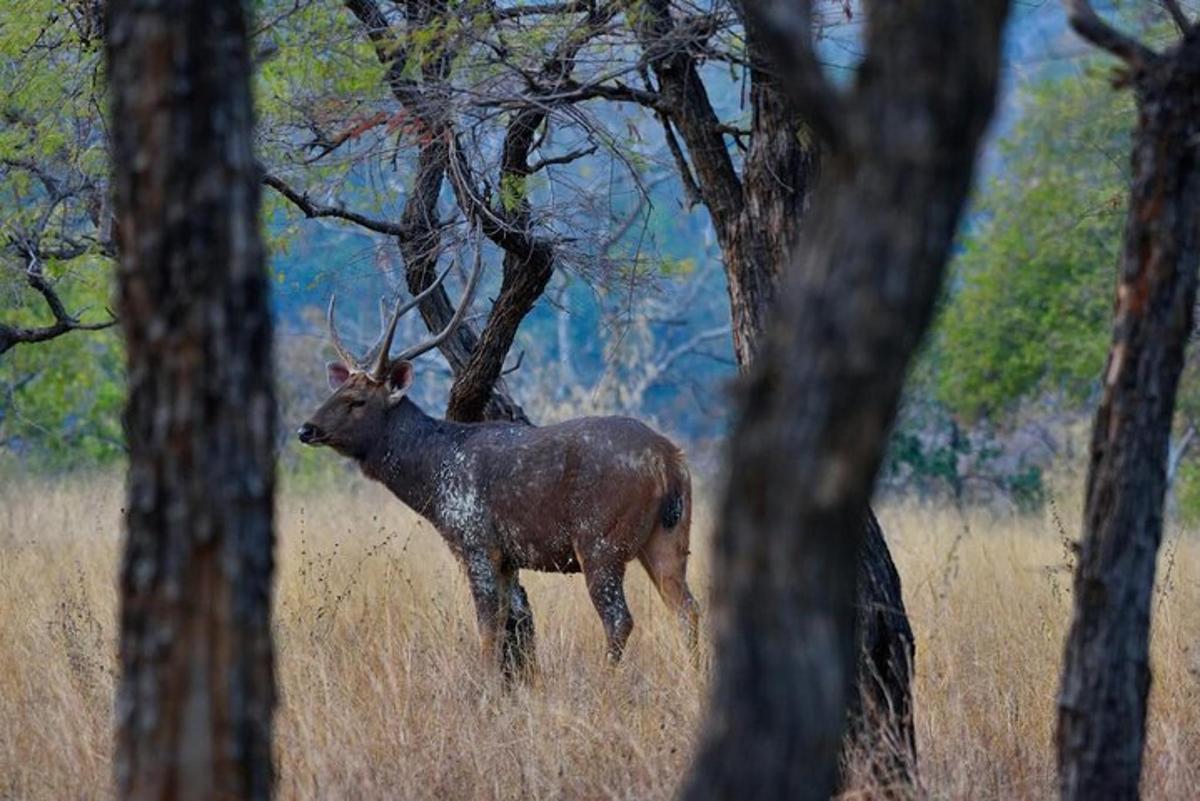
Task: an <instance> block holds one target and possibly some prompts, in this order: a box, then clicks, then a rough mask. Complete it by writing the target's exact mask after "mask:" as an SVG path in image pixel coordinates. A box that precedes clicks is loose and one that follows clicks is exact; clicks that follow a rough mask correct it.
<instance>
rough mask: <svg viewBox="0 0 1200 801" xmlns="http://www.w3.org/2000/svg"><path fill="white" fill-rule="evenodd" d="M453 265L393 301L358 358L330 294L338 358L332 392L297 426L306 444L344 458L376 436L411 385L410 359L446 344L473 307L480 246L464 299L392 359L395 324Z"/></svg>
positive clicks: (331, 369)
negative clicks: (441, 324)
mask: <svg viewBox="0 0 1200 801" xmlns="http://www.w3.org/2000/svg"><path fill="white" fill-rule="evenodd" d="M455 263H456V262H451V264H450V266H449V267H447V268H446V269H445V270H443V271H442V273H441V274H440V275H439V276H438V277H437V278H436V279H435V280H434V282H433V283H432V284H430V285H429V286H428V287H427V288H426V289H425V290H423V291H422V292H421V293H420V294H418V295H417V296H416V297H414V298H412V299H411V300H409V301H408V302H407V303H402V302H400V301H397V302H396V306H395V308H394V309H393V311H392V313H391V316H390V318H388V317H386V315H385V316H384V320H383V331H382V333H381V334H380V336H379V339H378V340H377V341H376V343H375V344H374V345H373V346H372V347H371V349H370V350H368V351H367V355H366V356H365V357H364V358H363V359H362V360H359V359H356V358H355V357H354V356H353V355H352V354H351V353H350V351H349V349H347V348H346V346H345V344H344V343H343V342H342V338H341V336H340V335H339V334H338V331H337V325H336V324H335V323H334V309H335V305H336V303H337V298H336V296H333V297H330V299H329V313H328V315H327V318H326V319H327V322H328V325H329V336H330V339H331V340H332V342H333V348H334V350H335V351H336V352H337V356H338V360H337V361H332V362H329V364H327V365H326V371H327V373H328V377H329V388H330V389H332V390H333V395H331V396H330V397H329V399H328V400H326V401H325V403H323V404H322V405H321V407H320V408H319V409H317V411H316V412H315V413H314V414H313V416H312V417H311V418H310V419H309V421H308V422H307V423H305V424H304V425H302V426H300V429H299V431H297V432H296V433H297V435H298V436H299V438H300V441H301V442H303V443H304V444H305V445H314V446H316V445H328V446H329V447H331V448H333V449H334V450H335V451H337V452H338V453H341V454H342V455H344V456H349V457H351V458H361V457H362V456H363V455H364V454H365V453H366V452H367V451H368V450H369V449H370V447H371V445H373V444H374V443H375V442H377V441H378V440H379V439H380V437H381V436H382V434H383V432H384V425H385V422H386V418H387V414H388V410H389V409H391V408H392V407H393V406H395V405H396V404H397V403H399V402H400V401H401V400H402V399H403V398H404V396H405V395H406V394H407V393H408V390H409V388H411V387H412V382H413V372H414V371H413V364H412V362H413V359H415V358H417V357H418V356H420V355H421V354H423V353H425V352H426V351H429V350H431V349H433V348H436V347H437V346H439V345H441V344H442V343H443V342H445V341H446V339H447V338H448V337H449V336H450V335H451V334H452V333H454V330H455V329H456V328H457V327H458V325H459V323H461V322H462V320H463V318H464V317H465V316H466V313H467V310H468V309H469V308H470V307H471V300H472V299H473V298H474V297H475V287H476V285H477V284H478V283H479V275H480V273H481V272H482V271H483V259H482V253H481V251H480V250H479V249H476V251H475V264H474V266H473V268H472V270H471V275H470V277H469V278H468V279H467V286H466V289H465V291H464V293H463V299H462V302H461V303H460V304H459V306H458V308H457V309H455V311H454V314H453V316H451V318H450V321H449V322H448V323H446V326H445V328H443V329H442V330H441V331H440V332H439V333H438V334H436V335H434V336H433V337H432V338H431V339H427V340H425V341H424V342H422V343H420V344H419V345H415V346H413V347H411V348H408V349H407V350H405V351H404V352H403V353H401V354H400V355H399V356H396V357H395V358H392V357H391V356H390V355H389V354H390V351H391V349H392V339H393V338H394V337H395V334H396V324H397V323H398V322H399V321H400V318H401V317H403V316H404V315H405V314H407V313H408V312H409V311H411V310H412V309H414V308H416V307H417V305H418V304H419V303H420V302H421V301H423V300H424V299H425V298H427V297H429V296H430V295H431V294H433V292H434V291H436V290H437V288H438V287H439V286H441V284H442V281H444V280H445V278H446V275H447V274H448V273H449V272H450V271H451V270H452V269H454V265H455Z"/></svg>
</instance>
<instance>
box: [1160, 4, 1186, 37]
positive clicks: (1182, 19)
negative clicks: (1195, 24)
mask: <svg viewBox="0 0 1200 801" xmlns="http://www.w3.org/2000/svg"><path fill="white" fill-rule="evenodd" d="M1161 2H1162V6H1163V8H1165V9H1166V10H1167V13H1168V14H1170V15H1171V20H1172V21H1173V22H1174V23H1175V27H1176V28H1178V29H1179V32H1180V33H1187V32H1188V29H1189V28H1190V27H1192V23H1191V22H1190V21H1189V20H1188V18H1187V14H1185V13H1183V8H1182V7H1181V6H1180V5H1179V1H1178V0H1161Z"/></svg>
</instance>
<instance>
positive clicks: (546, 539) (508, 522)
mask: <svg viewBox="0 0 1200 801" xmlns="http://www.w3.org/2000/svg"><path fill="white" fill-rule="evenodd" d="M330 373H331V377H332V380H333V382H334V383H336V384H337V387H336V390H335V392H334V394H333V396H332V397H330V398H329V400H327V401H326V402H325V403H324V404H323V405H322V406H321V408H320V409H318V410H317V412H316V413H315V414H314V415H313V417H312V419H311V420H310V421H309V422H308V423H306V424H305V425H304V426H303V427H302V428H301V430H300V438H301V440H302V441H304V442H306V443H308V444H311V445H328V446H329V447H331V448H333V449H334V450H336V451H338V452H339V453H341V454H342V455H344V456H347V457H349V458H351V459H354V460H355V461H357V462H358V464H359V465H360V466H361V468H362V470H363V472H364V473H366V475H368V476H370V477H371V478H373V479H375V480H377V481H380V482H382V483H383V484H385V485H386V486H387V487H388V488H389V489H390V490H391V491H392V492H393V494H395V495H396V496H397V497H398V498H399V499H400V500H402V501H403V502H404V503H406V504H407V505H408V506H409V507H410V508H412V509H413V511H415V512H417V513H418V514H420V515H422V516H424V517H425V518H427V519H428V520H429V521H430V522H431V523H432V524H433V525H434V526H435V527H436V528H437V530H438V531H439V532H440V533H441V535H442V537H443V538H444V539H445V540H446V542H447V544H448V545H449V546H450V548H451V550H452V551H453V552H454V553H455V555H456V556H457V557H458V558H459V560H460V562H461V563H462V565H463V567H464V570H465V571H466V574H467V579H468V581H469V582H470V585H471V592H472V595H473V596H474V599H475V606H476V612H477V616H478V621H479V629H480V637H481V640H482V644H483V650H484V653H485V656H486V658H487V659H488V660H489V661H491V662H493V663H495V662H497V661H499V660H500V659H501V656H502V653H503V649H504V639H505V636H506V635H505V623H506V620H507V619H508V617H509V613H510V611H511V610H510V605H511V604H514V603H520V602H521V600H522V599H523V593H522V594H521V596H520V597H519V598H518V597H517V595H516V593H517V592H519V586H518V585H517V581H516V579H517V571H519V570H521V569H529V570H541V571H550V572H560V573H572V572H577V571H582V572H583V574H584V578H585V580H586V582H587V587H588V592H589V594H590V596H591V599H592V603H593V604H594V605H595V607H596V611H597V612H598V613H599V615H600V619H601V621H602V622H603V624H604V630H605V633H606V635H607V638H608V655H609V658H610V659H611V660H613V661H614V662H615V661H617V660H619V659H620V657H621V654H622V652H623V650H624V647H625V643H626V640H627V639H628V638H629V633H630V631H631V630H632V628H633V618H632V617H631V615H630V613H629V608H628V606H627V604H626V602H625V593H624V576H625V565H626V564H627V563H628V562H630V561H632V560H633V559H638V560H639V561H640V562H641V563H642V566H643V567H644V568H645V569H646V572H647V573H648V574H649V575H650V578H651V580H652V581H653V582H654V585H655V587H656V588H657V589H658V591H659V594H660V595H661V596H662V599H663V601H664V602H665V603H666V604H667V606H668V607H670V608H671V609H672V610H673V611H674V612H675V613H676V614H677V615H678V616H679V618H680V620H681V622H682V624H683V627H684V629H685V632H686V634H687V637H688V639H689V642H690V643H691V644H692V646H693V647H694V646H695V644H696V638H697V626H698V610H697V605H696V602H695V600H694V599H693V597H692V594H691V592H690V591H689V589H688V586H687V557H688V537H689V532H690V525H691V479H690V477H689V475H688V470H687V465H686V462H685V460H684V457H683V454H682V453H681V452H680V451H679V449H678V448H677V447H675V445H674V444H672V443H671V442H670V440H668V439H666V438H665V437H663V436H661V435H660V434H657V433H656V432H654V431H653V430H651V429H650V428H648V427H647V426H645V425H644V424H642V423H640V422H638V421H636V420H633V419H630V418H627V417H588V418H579V419H575V420H569V421H567V422H564V423H559V424H557V425H550V426H543V427H533V426H525V425H518V424H508V423H475V424H464V423H451V422H448V421H445V420H437V419H434V418H432V417H429V416H428V415H426V414H425V413H424V412H422V411H421V410H420V409H419V408H418V407H417V406H416V405H415V404H414V403H412V401H410V400H408V398H407V397H405V395H406V393H407V390H408V388H409V386H410V385H411V382H412V366H411V364H409V363H408V362H397V363H395V364H393V365H391V366H390V367H389V371H388V375H387V377H386V379H385V380H383V381H380V380H377V379H376V378H374V377H373V376H372V375H370V374H368V373H365V372H361V371H359V370H356V369H347V368H345V367H344V366H342V365H340V364H335V365H331V370H330Z"/></svg>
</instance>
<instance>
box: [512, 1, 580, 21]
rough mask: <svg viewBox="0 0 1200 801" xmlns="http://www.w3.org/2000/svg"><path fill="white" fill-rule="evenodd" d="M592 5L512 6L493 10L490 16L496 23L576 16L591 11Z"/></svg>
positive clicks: (550, 4)
mask: <svg viewBox="0 0 1200 801" xmlns="http://www.w3.org/2000/svg"><path fill="white" fill-rule="evenodd" d="M590 6H591V4H590V3H588V2H585V1H584V0H575V2H571V3H530V4H529V5H517V6H510V7H508V8H493V9H492V10H491V12H490V16H491V18H492V19H493V20H495V21H496V22H500V21H502V20H508V19H517V18H518V17H532V16H538V15H543V14H576V13H579V12H581V11H587V10H589V8H590Z"/></svg>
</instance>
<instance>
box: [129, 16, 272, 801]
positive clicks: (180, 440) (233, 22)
mask: <svg viewBox="0 0 1200 801" xmlns="http://www.w3.org/2000/svg"><path fill="white" fill-rule="evenodd" d="M106 37H107V51H108V66H109V69H108V74H109V76H110V81H111V87H112V105H111V121H112V152H113V189H114V197H115V205H116V223H117V232H118V241H119V248H118V251H119V261H118V273H117V277H118V285H119V312H120V319H121V328H122V330H123V332H124V335H125V342H126V350H127V355H128V356H127V358H128V375H129V378H128V382H129V399H128V403H127V406H126V409H125V418H124V419H125V433H126V438H127V441H128V445H129V477H128V498H127V501H126V511H125V527H126V543H125V553H124V558H123V561H122V565H121V580H120V597H121V611H120V670H121V673H120V679H119V684H118V690H117V702H116V723H117V749H116V758H115V771H116V783H117V793H116V795H117V797H119V798H123V799H130V800H131V801H149V799H155V800H156V801H157V800H159V799H161V800H163V801H165V799H178V798H190V799H267V798H269V797H270V796H271V788H272V783H273V776H274V773H273V767H272V753H271V724H272V713H273V710H274V706H275V676H274V667H273V653H272V644H271V592H272V589H271V580H272V572H273V546H274V533H273V511H272V505H273V494H274V439H275V437H274V435H275V402H274V398H273V393H272V383H273V382H272V364H271V318H270V314H269V309H268V304H267V289H268V284H267V276H266V272H265V269H264V265H263V251H262V247H261V244H260V237H259V231H258V229H259V170H258V166H257V165H256V163H255V160H254V153H253V148H252V144H253V117H252V110H251V88H250V71H251V64H250V58H249V52H248V47H247V20H246V19H245V16H244V4H243V3H242V2H241V0H165V1H164V2H159V3H143V2H138V1H137V0H111V2H110V3H109V4H108V24H107V30H106Z"/></svg>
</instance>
